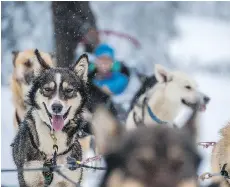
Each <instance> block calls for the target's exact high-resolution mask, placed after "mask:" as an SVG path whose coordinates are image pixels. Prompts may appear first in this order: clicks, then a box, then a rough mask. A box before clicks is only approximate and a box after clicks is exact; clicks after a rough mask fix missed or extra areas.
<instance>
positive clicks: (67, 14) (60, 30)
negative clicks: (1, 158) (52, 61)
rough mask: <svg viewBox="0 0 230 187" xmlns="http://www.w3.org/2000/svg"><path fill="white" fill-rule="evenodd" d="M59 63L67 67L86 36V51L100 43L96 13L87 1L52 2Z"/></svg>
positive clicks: (91, 49) (90, 50)
mask: <svg viewBox="0 0 230 187" xmlns="http://www.w3.org/2000/svg"><path fill="white" fill-rule="evenodd" d="M52 12H53V23H54V35H55V41H56V57H57V65H58V66H60V67H67V66H68V65H69V64H70V63H73V60H74V54H75V53H74V51H75V49H76V47H77V45H78V43H79V42H80V41H81V40H82V39H83V38H84V40H85V43H86V46H85V47H86V52H92V51H93V50H94V48H95V46H97V45H98V44H99V36H98V32H97V28H96V22H95V18H94V15H93V13H92V11H91V8H90V5H89V2H87V1H67V2H65V1H53V2H52Z"/></svg>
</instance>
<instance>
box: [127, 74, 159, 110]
mask: <svg viewBox="0 0 230 187" xmlns="http://www.w3.org/2000/svg"><path fill="white" fill-rule="evenodd" d="M141 81H142V86H141V88H140V89H139V90H138V91H137V92H136V94H135V95H134V97H133V99H132V101H131V104H130V110H132V108H133V106H134V105H135V103H136V102H137V100H138V98H139V97H140V96H141V95H142V94H143V93H145V92H146V91H147V90H148V89H150V88H152V87H153V86H154V85H155V84H156V83H157V79H156V77H155V76H154V75H152V76H150V77H148V76H143V77H142V78H141Z"/></svg>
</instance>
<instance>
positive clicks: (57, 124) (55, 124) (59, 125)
mask: <svg viewBox="0 0 230 187" xmlns="http://www.w3.org/2000/svg"><path fill="white" fill-rule="evenodd" d="M43 104H44V106H45V109H46V113H47V115H48V116H49V118H50V122H51V125H52V128H53V129H54V130H55V131H61V130H62V129H63V127H64V121H65V119H66V118H67V116H68V114H69V111H70V108H71V106H70V107H69V108H68V110H67V111H66V113H65V114H64V115H58V114H51V113H50V112H49V111H48V109H47V107H46V105H45V103H43Z"/></svg>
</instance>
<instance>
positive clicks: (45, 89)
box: [43, 87, 53, 92]
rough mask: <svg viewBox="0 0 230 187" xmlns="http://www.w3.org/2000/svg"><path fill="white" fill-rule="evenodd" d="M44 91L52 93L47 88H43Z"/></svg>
mask: <svg viewBox="0 0 230 187" xmlns="http://www.w3.org/2000/svg"><path fill="white" fill-rule="evenodd" d="M43 89H44V91H46V92H51V91H53V90H52V89H51V88H49V87H47V88H43Z"/></svg>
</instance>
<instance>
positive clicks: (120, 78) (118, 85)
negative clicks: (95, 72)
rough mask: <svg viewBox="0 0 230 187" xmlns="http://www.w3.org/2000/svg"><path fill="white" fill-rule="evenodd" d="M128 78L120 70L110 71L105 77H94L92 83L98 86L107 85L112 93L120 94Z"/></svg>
mask: <svg viewBox="0 0 230 187" xmlns="http://www.w3.org/2000/svg"><path fill="white" fill-rule="evenodd" d="M128 82H129V79H128V77H127V76H126V75H124V74H123V73H120V72H112V75H111V77H108V78H105V79H100V80H99V79H96V78H94V80H93V83H94V84H95V85H96V86H98V87H102V86H107V87H108V88H109V89H110V91H111V92H112V93H113V94H114V95H118V94H121V93H122V92H123V91H124V90H125V88H126V87H127V85H128Z"/></svg>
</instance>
